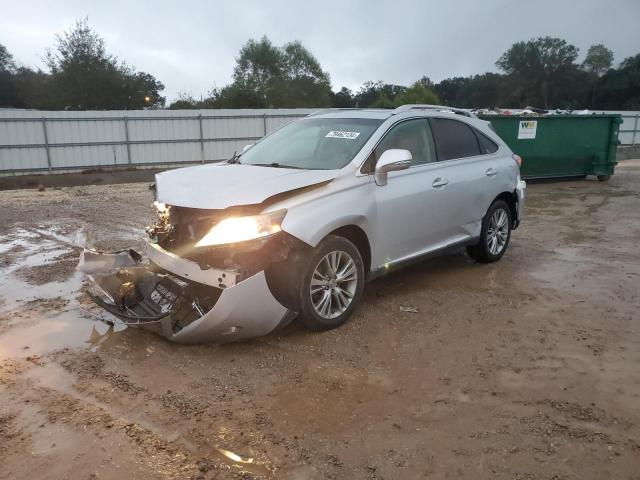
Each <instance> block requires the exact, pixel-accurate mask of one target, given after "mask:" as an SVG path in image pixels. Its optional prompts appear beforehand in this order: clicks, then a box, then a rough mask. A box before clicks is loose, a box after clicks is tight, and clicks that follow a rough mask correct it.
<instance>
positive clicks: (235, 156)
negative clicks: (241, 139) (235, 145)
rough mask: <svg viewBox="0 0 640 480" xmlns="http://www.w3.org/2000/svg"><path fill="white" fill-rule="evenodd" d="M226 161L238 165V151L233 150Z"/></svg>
mask: <svg viewBox="0 0 640 480" xmlns="http://www.w3.org/2000/svg"><path fill="white" fill-rule="evenodd" d="M227 163H228V164H229V165H234V164H235V165H240V155H238V151H237V150H236V151H235V152H233V155H231V158H230V159H229V160H227Z"/></svg>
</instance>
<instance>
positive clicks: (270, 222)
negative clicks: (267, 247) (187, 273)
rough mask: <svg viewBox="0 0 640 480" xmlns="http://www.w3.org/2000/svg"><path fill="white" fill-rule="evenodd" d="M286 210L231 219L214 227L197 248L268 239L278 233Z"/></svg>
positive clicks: (199, 242) (226, 219) (198, 243)
mask: <svg viewBox="0 0 640 480" xmlns="http://www.w3.org/2000/svg"><path fill="white" fill-rule="evenodd" d="M286 213H287V211H286V210H284V209H283V210H277V211H275V212H270V213H263V214H260V215H252V216H245V217H229V218H225V219H224V220H222V221H220V222H219V223H217V224H216V225H214V226H213V227H212V228H211V230H209V232H207V233H206V234H205V236H204V237H202V238H201V239H200V240H199V241H198V242H197V243H196V245H195V246H196V247H208V246H212V245H225V244H228V243H237V242H244V241H246V240H255V239H257V238H263V237H268V236H269V235H273V234H274V233H278V232H279V231H280V230H281V228H280V225H281V224H282V220H283V219H284V216H285V214H286Z"/></svg>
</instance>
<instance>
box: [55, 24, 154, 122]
mask: <svg viewBox="0 0 640 480" xmlns="http://www.w3.org/2000/svg"><path fill="white" fill-rule="evenodd" d="M45 63H46V65H47V67H48V68H49V70H50V72H51V89H52V92H53V93H54V96H55V98H56V99H57V105H56V107H57V108H65V109H66V108H74V109H75V108H77V109H99V110H104V109H128V108H143V107H159V106H162V105H164V97H162V96H161V95H160V92H161V91H162V90H163V89H164V85H162V83H161V82H159V81H157V80H156V79H155V77H153V75H150V74H148V73H145V72H136V71H135V69H134V68H133V67H130V66H128V65H126V64H121V63H120V62H119V61H118V59H117V58H116V57H114V56H113V55H110V54H108V53H107V52H106V48H105V44H104V40H103V39H102V38H101V37H100V36H99V35H98V34H97V33H96V32H94V31H93V30H92V29H91V27H89V25H88V22H87V20H86V19H84V20H79V21H77V22H76V24H75V26H74V27H73V28H72V29H71V30H69V31H68V32H65V33H64V34H62V35H57V36H56V43H55V45H54V48H53V49H49V50H48V51H47V55H46V57H45Z"/></svg>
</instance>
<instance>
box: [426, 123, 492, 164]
mask: <svg viewBox="0 0 640 480" xmlns="http://www.w3.org/2000/svg"><path fill="white" fill-rule="evenodd" d="M429 122H430V123H431V131H432V132H433V138H434V140H435V144H436V150H437V152H438V160H439V161H442V160H451V159H454V158H465V157H473V156H474V155H480V145H479V143H478V138H477V137H476V134H475V133H473V130H471V127H470V126H468V125H467V124H466V123H463V122H459V121H458V120H451V119H448V118H431V119H429Z"/></svg>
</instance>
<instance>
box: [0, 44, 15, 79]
mask: <svg viewBox="0 0 640 480" xmlns="http://www.w3.org/2000/svg"><path fill="white" fill-rule="evenodd" d="M15 69H16V64H15V62H14V61H13V55H11V54H10V53H9V50H7V47H5V46H4V45H2V44H1V43H0V72H3V73H13V72H14V71H15Z"/></svg>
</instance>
